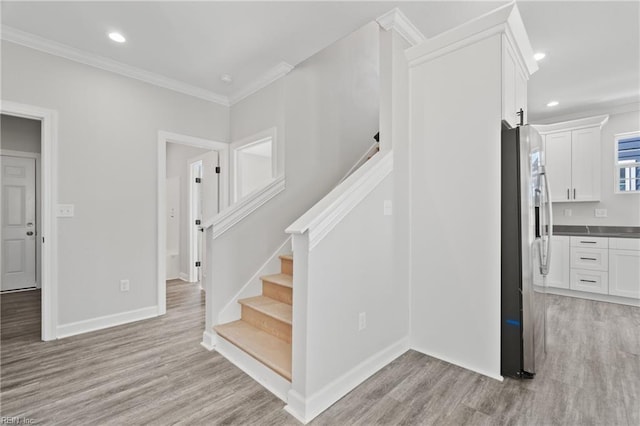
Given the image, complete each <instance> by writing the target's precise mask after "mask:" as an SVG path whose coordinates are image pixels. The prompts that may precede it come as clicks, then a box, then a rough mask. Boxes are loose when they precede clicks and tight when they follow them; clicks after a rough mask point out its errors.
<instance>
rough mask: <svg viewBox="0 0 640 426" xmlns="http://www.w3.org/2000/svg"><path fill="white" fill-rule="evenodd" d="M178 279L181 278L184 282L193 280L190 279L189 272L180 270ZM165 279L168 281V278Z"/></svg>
mask: <svg viewBox="0 0 640 426" xmlns="http://www.w3.org/2000/svg"><path fill="white" fill-rule="evenodd" d="M178 279H180V280H182V281H184V282H186V283H189V282H191V281H190V280H189V274H187V273H185V272H180V273H179V274H178ZM165 281H166V280H165Z"/></svg>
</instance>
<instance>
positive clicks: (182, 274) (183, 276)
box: [178, 272, 190, 282]
mask: <svg viewBox="0 0 640 426" xmlns="http://www.w3.org/2000/svg"><path fill="white" fill-rule="evenodd" d="M178 278H180V279H181V280H182V281H186V282H190V281H189V274H186V273H184V272H180V273H179V274H178Z"/></svg>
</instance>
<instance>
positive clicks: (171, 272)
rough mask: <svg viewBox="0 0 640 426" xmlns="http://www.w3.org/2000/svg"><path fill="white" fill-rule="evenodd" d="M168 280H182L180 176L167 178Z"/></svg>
mask: <svg viewBox="0 0 640 426" xmlns="http://www.w3.org/2000/svg"><path fill="white" fill-rule="evenodd" d="M166 192H167V198H166V200H167V210H166V218H167V251H166V259H167V260H166V271H167V272H166V279H167V280H175V279H178V278H180V211H181V210H182V209H181V207H180V176H174V177H171V178H167V186H166Z"/></svg>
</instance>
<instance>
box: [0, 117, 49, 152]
mask: <svg viewBox="0 0 640 426" xmlns="http://www.w3.org/2000/svg"><path fill="white" fill-rule="evenodd" d="M0 129H1V134H0V149H9V150H13V151H22V152H33V153H40V138H41V134H40V121H38V120H29V119H28V118H22V117H14V116H11V115H5V114H2V122H0Z"/></svg>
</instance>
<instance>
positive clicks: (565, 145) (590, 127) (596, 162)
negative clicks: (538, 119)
mask: <svg viewBox="0 0 640 426" xmlns="http://www.w3.org/2000/svg"><path fill="white" fill-rule="evenodd" d="M607 119H608V116H599V117H592V118H584V119H580V120H574V121H567V122H563V123H556V124H547V125H536V126H535V127H536V129H537V130H538V131H539V132H540V133H541V134H542V135H543V136H544V140H545V164H546V168H547V175H548V177H549V183H550V185H549V186H550V188H551V200H552V201H554V202H580V201H582V202H584V201H599V200H600V179H601V169H602V158H601V155H600V152H601V149H600V147H601V145H600V144H601V141H600V129H601V128H602V125H604V123H606V121H607Z"/></svg>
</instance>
